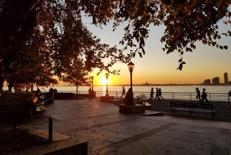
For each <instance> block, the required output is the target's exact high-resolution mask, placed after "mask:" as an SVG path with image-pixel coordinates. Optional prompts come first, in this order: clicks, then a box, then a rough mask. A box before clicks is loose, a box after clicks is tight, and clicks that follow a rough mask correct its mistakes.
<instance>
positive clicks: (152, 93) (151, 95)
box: [150, 88, 154, 99]
mask: <svg viewBox="0 0 231 155" xmlns="http://www.w3.org/2000/svg"><path fill="white" fill-rule="evenodd" d="M153 97H154V91H153V88H152V89H151V92H150V98H151V99H153Z"/></svg>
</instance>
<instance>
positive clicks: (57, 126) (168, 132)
mask: <svg viewBox="0 0 231 155" xmlns="http://www.w3.org/2000/svg"><path fill="white" fill-rule="evenodd" d="M47 115H50V116H52V117H53V118H54V130H55V131H56V132H58V133H60V134H63V135H66V136H70V137H71V138H73V139H79V140H80V141H88V142H89V154H90V155H91V154H92V155H97V154H105V155H109V154H110V155H111V154H112V155H113V154H121V155H149V154H150V155H154V154H156V155H181V154H182V155H186V154H187V155H197V154H198V155H211V154H212V155H218V154H224V155H231V123H229V122H219V121H213V120H199V119H186V118H177V117H171V116H137V115H124V114H120V113H119V112H118V107H117V106H115V105H113V104H110V103H100V102H98V101H96V100H57V101H55V103H54V104H53V105H50V106H49V107H48V110H47ZM47 124H48V123H47V120H46V121H45V120H38V121H36V122H33V123H31V124H30V125H31V126H32V127H33V128H37V129H47Z"/></svg>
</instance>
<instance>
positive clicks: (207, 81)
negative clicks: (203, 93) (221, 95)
mask: <svg viewBox="0 0 231 155" xmlns="http://www.w3.org/2000/svg"><path fill="white" fill-rule="evenodd" d="M223 77H224V79H223V82H221V81H220V77H218V76H215V77H213V78H212V79H205V80H204V81H203V82H202V84H205V85H220V84H223V85H231V81H229V75H228V73H227V72H225V73H224V76H223Z"/></svg>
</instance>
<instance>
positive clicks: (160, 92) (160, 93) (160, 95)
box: [158, 88, 164, 100]
mask: <svg viewBox="0 0 231 155" xmlns="http://www.w3.org/2000/svg"><path fill="white" fill-rule="evenodd" d="M158 93H159V94H158V95H159V98H160V99H162V100H163V99H164V98H163V97H162V91H161V88H159V90H158Z"/></svg>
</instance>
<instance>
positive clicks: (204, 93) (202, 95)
mask: <svg viewBox="0 0 231 155" xmlns="http://www.w3.org/2000/svg"><path fill="white" fill-rule="evenodd" d="M204 101H205V102H206V103H209V101H208V99H207V93H206V89H205V88H204V89H203V91H202V94H201V103H203V102H204Z"/></svg>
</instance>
